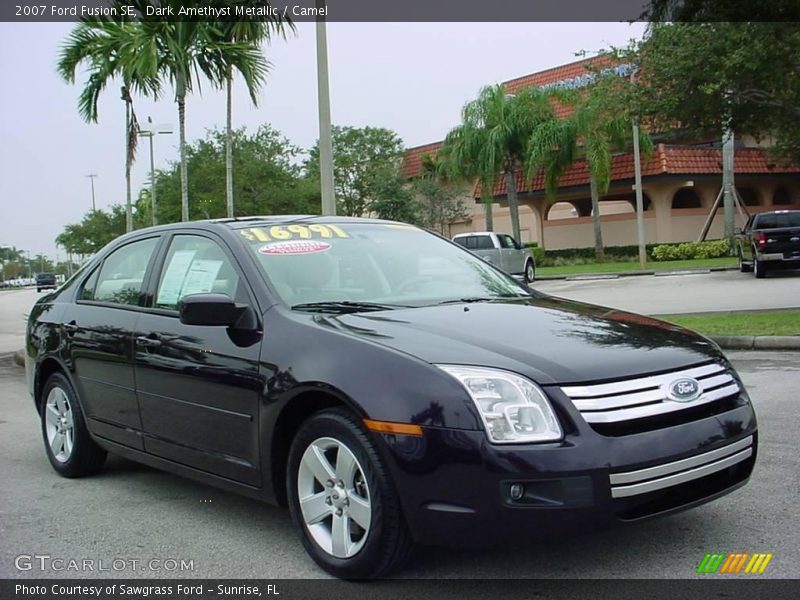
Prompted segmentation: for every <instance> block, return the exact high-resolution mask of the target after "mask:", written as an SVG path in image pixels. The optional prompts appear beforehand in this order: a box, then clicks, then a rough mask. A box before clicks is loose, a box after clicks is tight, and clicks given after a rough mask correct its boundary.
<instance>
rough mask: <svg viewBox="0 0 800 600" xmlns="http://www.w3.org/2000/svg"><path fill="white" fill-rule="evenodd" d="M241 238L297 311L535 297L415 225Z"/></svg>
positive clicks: (269, 230) (289, 228) (283, 228)
mask: <svg viewBox="0 0 800 600" xmlns="http://www.w3.org/2000/svg"><path fill="white" fill-rule="evenodd" d="M239 232H240V234H241V235H242V237H243V238H244V240H245V242H246V243H247V245H248V246H249V247H250V249H251V250H252V252H253V253H254V254H255V256H256V257H257V260H258V263H259V264H260V265H261V268H262V269H263V270H264V272H265V273H266V275H267V277H268V279H269V280H270V282H271V283H272V285H273V287H274V289H275V290H276V291H277V293H278V294H279V295H280V296H281V299H282V300H283V301H284V302H285V303H286V304H288V305H289V306H292V307H297V308H298V309H299V310H300V309H308V308H309V306H308V305H309V304H316V303H348V304H349V307H350V308H351V309H353V310H357V309H359V308H364V309H365V310H368V309H369V308H370V307H369V306H367V304H368V303H371V304H374V305H375V306H374V307H372V309H373V310H381V309H385V308H392V307H406V306H425V305H431V304H437V303H441V302H452V301H458V300H460V299H463V300H464V301H468V302H475V301H476V300H484V299H485V300H489V301H490V300H492V299H495V298H511V297H516V298H519V297H529V296H530V292H529V291H527V290H526V289H525V288H523V287H522V286H521V285H520V284H518V283H517V282H516V281H514V280H513V279H512V278H511V277H509V276H507V275H504V274H502V273H500V272H498V271H497V270H495V269H494V268H492V267H491V266H489V265H488V264H486V263H485V262H484V261H483V260H481V259H480V258H478V257H477V256H475V255H474V254H472V253H470V252H468V251H466V250H463V249H462V248H459V247H458V246H456V245H454V244H451V243H450V242H448V241H446V240H444V239H442V238H440V237H438V236H436V235H434V234H431V233H428V232H426V231H424V230H422V229H419V228H417V227H413V226H411V225H403V224H399V223H358V222H351V223H347V222H340V223H319V222H316V221H314V222H302V223H301V222H294V223H291V224H284V225H274V226H272V225H260V226H252V227H248V228H246V229H241V230H239ZM356 304H357V305H356ZM342 306H343V307H344V306H347V305H342ZM325 308H327V309H332V307H331V306H327V307H325ZM333 308H336V307H333Z"/></svg>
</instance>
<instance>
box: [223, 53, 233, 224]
mask: <svg viewBox="0 0 800 600" xmlns="http://www.w3.org/2000/svg"><path fill="white" fill-rule="evenodd" d="M226 84H227V88H228V89H227V92H228V107H227V122H226V124H225V197H226V199H227V207H228V218H229V219H232V218H233V216H234V215H233V130H232V127H231V121H232V118H231V113H232V107H231V104H232V100H233V71H232V70H231V67H230V66H229V67H228V80H227V81H226Z"/></svg>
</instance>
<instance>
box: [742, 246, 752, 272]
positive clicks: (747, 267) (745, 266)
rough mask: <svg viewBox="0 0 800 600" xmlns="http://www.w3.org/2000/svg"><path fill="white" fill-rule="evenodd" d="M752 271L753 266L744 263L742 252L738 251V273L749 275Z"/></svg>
mask: <svg viewBox="0 0 800 600" xmlns="http://www.w3.org/2000/svg"><path fill="white" fill-rule="evenodd" d="M752 270H753V265H751V264H748V263H746V262H744V258H742V250H741V249H739V271H740V272H742V273H749V272H750V271H752Z"/></svg>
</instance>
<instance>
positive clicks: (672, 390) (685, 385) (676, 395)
mask: <svg viewBox="0 0 800 600" xmlns="http://www.w3.org/2000/svg"><path fill="white" fill-rule="evenodd" d="M701 393H702V389H701V388H700V383H699V382H698V381H697V380H696V379H692V378H691V377H682V378H681V379H676V380H675V381H671V382H670V383H669V384H667V398H669V399H670V400H674V401H675V402H691V401H692V400H697V398H699V397H700V394H701Z"/></svg>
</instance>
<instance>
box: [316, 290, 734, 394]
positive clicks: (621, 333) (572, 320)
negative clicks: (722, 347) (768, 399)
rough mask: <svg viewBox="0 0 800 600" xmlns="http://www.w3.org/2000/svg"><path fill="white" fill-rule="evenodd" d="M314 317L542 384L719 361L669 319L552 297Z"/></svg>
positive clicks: (434, 359) (438, 358)
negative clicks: (497, 369)
mask: <svg viewBox="0 0 800 600" xmlns="http://www.w3.org/2000/svg"><path fill="white" fill-rule="evenodd" d="M314 320H315V321H316V322H317V323H318V324H319V325H320V326H323V327H331V328H335V329H338V330H340V331H342V332H346V333H348V334H351V335H355V336H359V337H363V338H365V339H368V340H370V341H372V342H375V343H378V344H381V345H383V346H388V347H390V348H393V349H395V350H398V351H401V352H404V353H407V354H411V355H413V356H416V357H418V358H420V359H422V360H425V361H427V362H430V363H439V364H462V365H481V366H487V367H495V368H499V369H506V370H510V371H514V372H517V373H521V374H524V375H527V376H528V377H530V378H532V379H533V380H534V381H536V382H538V383H540V384H542V385H548V384H556V383H558V384H563V383H581V382H588V381H601V380H610V379H618V378H624V377H632V376H636V375H642V374H647V373H655V372H659V371H668V370H672V369H679V368H682V367H688V366H692V365H697V364H701V363H704V362H708V361H710V360H724V359H723V358H722V356H721V353H720V351H719V349H718V348H717V346H716V345H715V344H713V343H712V342H710V341H709V340H707V339H706V338H704V337H702V336H700V335H698V334H695V333H693V332H691V331H689V330H686V329H683V328H681V327H678V326H676V325H672V324H669V323H665V322H663V321H659V320H657V319H653V318H650V317H645V316H642V315H637V314H633V313H628V312H623V311H619V310H614V309H610V308H604V307H600V306H593V305H590V304H583V303H579V302H573V301H570V300H564V299H561V298H555V297H551V296H542V297H534V298H531V299H529V300H524V301H518V300H512V301H508V302H502V301H501V302H497V301H493V302H479V303H470V304H448V305H440V306H431V307H423V308H413V309H401V310H393V311H382V312H365V313H355V314H344V315H315V316H314Z"/></svg>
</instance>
